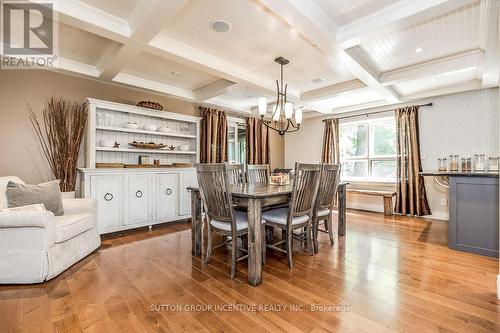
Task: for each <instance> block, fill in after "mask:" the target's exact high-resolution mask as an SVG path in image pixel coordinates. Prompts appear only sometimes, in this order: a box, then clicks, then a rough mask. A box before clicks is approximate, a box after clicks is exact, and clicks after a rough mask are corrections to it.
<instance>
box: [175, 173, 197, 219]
mask: <svg viewBox="0 0 500 333" xmlns="http://www.w3.org/2000/svg"><path fill="white" fill-rule="evenodd" d="M180 183H181V185H180V190H179V192H180V196H179V215H180V216H187V215H191V193H190V192H189V191H188V190H187V189H186V188H187V187H189V186H198V179H197V178H196V172H195V171H186V172H182V173H181V182H180Z"/></svg>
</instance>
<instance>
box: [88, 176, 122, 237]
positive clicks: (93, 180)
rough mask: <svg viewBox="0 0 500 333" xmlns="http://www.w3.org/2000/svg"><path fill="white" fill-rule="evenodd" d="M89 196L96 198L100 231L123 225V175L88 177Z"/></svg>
mask: <svg viewBox="0 0 500 333" xmlns="http://www.w3.org/2000/svg"><path fill="white" fill-rule="evenodd" d="M90 197H91V198H93V199H96V200H97V203H98V209H97V223H98V229H99V232H100V233H103V232H106V231H110V230H114V229H117V228H119V227H120V226H123V224H124V223H123V177H122V176H120V175H105V176H104V175H103V176H91V177H90Z"/></svg>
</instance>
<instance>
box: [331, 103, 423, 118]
mask: <svg viewBox="0 0 500 333" xmlns="http://www.w3.org/2000/svg"><path fill="white" fill-rule="evenodd" d="M413 106H418V107H422V106H432V103H427V104H418V105H413ZM396 109H397V108H396ZM394 110H395V109H391V110H383V111H375V112H365V113H358V114H353V115H350V116H344V117H335V118H337V119H347V118H354V117H359V116H369V115H372V114H377V113H384V112H388V111H394ZM326 120H328V119H323V120H322V121H323V122H325V121H326Z"/></svg>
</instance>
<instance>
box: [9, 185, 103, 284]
mask: <svg viewBox="0 0 500 333" xmlns="http://www.w3.org/2000/svg"><path fill="white" fill-rule="evenodd" d="M9 180H11V181H14V182H16V183H22V181H21V180H20V179H19V178H17V177H0V209H3V208H7V198H6V196H5V190H6V187H7V183H8V182H9ZM63 207H64V215H62V216H54V214H53V213H52V212H48V211H47V212H36V211H19V212H0V284H4V283H39V282H44V281H47V280H50V279H52V278H53V277H55V276H57V275H58V274H60V273H61V272H63V271H64V270H65V269H67V268H68V267H70V266H71V265H73V264H74V263H76V262H77V261H79V260H81V259H83V258H84V257H86V256H87V255H88V254H89V253H91V252H92V251H94V250H95V249H97V248H98V247H99V246H100V244H101V239H100V237H99V232H98V230H97V225H96V215H97V202H96V200H93V199H63Z"/></svg>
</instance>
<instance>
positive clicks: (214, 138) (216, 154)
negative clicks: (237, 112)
mask: <svg viewBox="0 0 500 333" xmlns="http://www.w3.org/2000/svg"><path fill="white" fill-rule="evenodd" d="M200 110H201V114H202V117H203V119H202V120H201V137H200V162H201V163H223V162H226V161H227V118H226V113H225V112H224V111H219V110H216V109H211V108H206V107H203V106H200Z"/></svg>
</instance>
